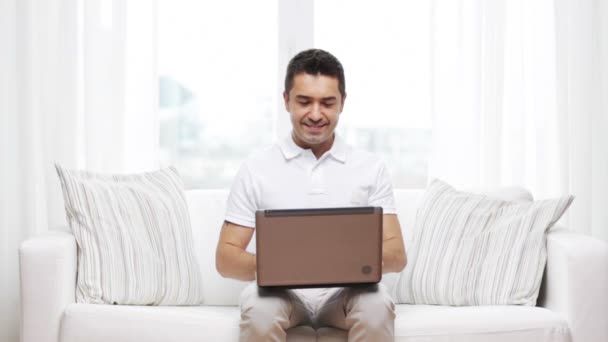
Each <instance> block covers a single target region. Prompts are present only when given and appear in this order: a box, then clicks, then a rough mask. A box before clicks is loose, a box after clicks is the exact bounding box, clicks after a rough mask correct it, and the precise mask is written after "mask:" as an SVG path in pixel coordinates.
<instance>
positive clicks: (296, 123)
mask: <svg viewBox="0 0 608 342" xmlns="http://www.w3.org/2000/svg"><path fill="white" fill-rule="evenodd" d="M283 98H284V100H285V109H286V110H287V111H288V112H289V113H290V114H291V124H292V126H293V137H294V140H295V142H296V144H298V145H299V146H300V147H303V148H313V147H318V146H320V145H323V144H324V143H326V144H327V143H329V144H331V142H332V141H333V140H332V137H333V133H334V129H335V128H336V125H337V124H338V116H339V115H340V113H341V112H342V108H343V107H344V99H343V98H342V96H341V94H340V90H339V89H338V79H337V78H335V77H330V76H325V75H309V74H307V73H300V74H297V75H295V77H294V79H293V87H292V88H291V90H290V91H289V94H283Z"/></svg>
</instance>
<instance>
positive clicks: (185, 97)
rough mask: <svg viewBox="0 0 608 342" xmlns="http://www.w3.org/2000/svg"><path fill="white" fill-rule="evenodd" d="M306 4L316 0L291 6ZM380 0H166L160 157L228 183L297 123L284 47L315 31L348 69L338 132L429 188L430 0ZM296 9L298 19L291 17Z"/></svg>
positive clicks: (201, 180) (396, 174)
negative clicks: (288, 105)
mask: <svg viewBox="0 0 608 342" xmlns="http://www.w3.org/2000/svg"><path fill="white" fill-rule="evenodd" d="M302 4H304V6H308V9H309V10H304V11H302V10H300V8H298V9H295V8H289V7H290V6H300V7H301V6H303V5H302ZM370 4H371V2H369V1H365V2H363V1H343V0H323V1H313V0H307V1H303V2H294V1H284V2H281V3H280V4H279V2H278V1H262V2H251V1H245V0H240V1H237V0H232V1H221V2H213V5H209V3H207V2H196V1H181V2H175V1H168V0H159V19H158V20H159V42H158V48H159V51H158V53H159V71H160V75H161V76H160V94H159V95H160V110H161V134H160V137H161V142H160V143H161V161H162V162H163V163H164V164H173V165H176V166H177V167H178V169H179V170H180V173H181V174H182V175H183V177H184V180H185V182H186V186H187V187H189V188H226V187H229V186H230V184H231V181H232V178H233V177H234V175H235V173H236V171H237V170H238V167H239V166H240V164H241V163H242V162H243V160H245V159H246V158H247V156H248V155H249V154H250V153H251V152H253V151H254V150H256V149H258V148H260V147H263V146H267V145H269V144H271V143H272V142H273V141H277V140H278V139H281V138H283V137H284V136H285V134H287V132H288V127H286V122H288V120H287V116H288V114H287V113H286V112H285V111H284V109H283V107H282V97H281V92H282V90H283V85H282V84H283V79H282V78H283V76H284V68H285V63H286V61H282V59H281V58H280V57H281V56H286V55H289V56H288V57H287V59H288V58H291V56H292V55H293V53H295V52H298V51H291V50H292V49H293V46H294V45H298V44H300V45H301V44H302V42H303V41H304V42H306V41H308V42H312V47H318V48H322V49H326V50H328V51H330V52H332V53H333V54H335V55H336V56H337V57H338V58H339V59H340V60H341V62H342V63H343V65H344V68H345V70H346V91H347V93H348V97H347V101H346V105H345V109H344V112H343V113H342V115H341V118H340V124H339V125H338V133H339V134H341V135H342V136H343V137H344V138H345V139H346V140H347V141H348V142H349V143H350V144H352V145H354V146H357V147H360V148H363V149H366V150H369V151H372V152H375V153H377V154H379V155H380V156H381V157H383V158H384V160H385V161H386V162H387V165H388V167H389V170H390V172H391V176H392V178H393V183H394V186H395V187H396V188H422V187H424V186H425V185H426V177H427V165H428V161H427V157H428V154H429V144H430V135H431V128H430V127H431V124H430V100H429V96H430V95H429V94H430V71H429V70H430V67H429V63H430V62H429V60H430V58H429V56H430V47H429V28H430V23H429V22H428V21H429V20H430V19H429V18H430V17H429V15H428V13H429V8H428V6H429V5H428V4H426V3H425V2H420V3H418V2H405V3H401V2H396V1H376V2H374V5H373V6H371V5H370ZM237 8H238V11H237V10H235V9H237ZM289 15H295V16H298V17H297V20H290V19H295V17H294V18H285V17H283V18H281V17H280V16H289ZM301 16H305V17H306V16H311V18H304V19H302V18H301ZM303 21H304V22H306V21H307V22H310V23H312V24H310V25H301V23H302V22H303ZM286 32H287V34H286ZM285 40H293V41H294V44H291V42H289V41H288V42H285ZM307 47H311V46H306V47H303V48H307ZM303 48H302V49H303ZM298 50H300V49H298ZM283 62H284V63H283ZM287 125H288V124H287Z"/></svg>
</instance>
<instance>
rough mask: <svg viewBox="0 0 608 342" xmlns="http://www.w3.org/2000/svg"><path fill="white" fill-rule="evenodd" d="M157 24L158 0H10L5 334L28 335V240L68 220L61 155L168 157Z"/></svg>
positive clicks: (119, 164)
mask: <svg viewBox="0 0 608 342" xmlns="http://www.w3.org/2000/svg"><path fill="white" fill-rule="evenodd" d="M135 14H136V15H135ZM128 16H132V17H133V18H130V19H131V20H127V17H128ZM154 26H155V4H154V2H150V1H143V0H142V1H129V2H123V1H111V0H109V1H107V0H48V1H35V0H0V46H1V47H2V48H1V51H2V52H1V53H0V75H1V76H0V283H1V284H2V286H1V288H0V341H7V342H12V341H18V334H19V328H18V327H19V324H18V319H19V273H18V272H19V268H18V267H19V266H18V254H17V250H18V247H19V244H20V243H21V241H23V240H24V239H26V238H28V237H31V236H33V235H35V234H38V233H41V232H44V231H47V230H49V229H50V230H52V229H65V227H66V223H65V212H64V209H63V198H62V194H61V187H60V185H59V182H58V178H57V176H56V174H55V170H54V166H53V164H54V163H55V162H59V163H61V164H62V165H64V166H66V167H70V168H86V169H88V170H95V171H105V172H135V171H143V170H149V169H154V168H157V166H158V160H157V159H158V158H157V153H158V152H157V145H158V143H157V142H158V138H157V135H158V128H157V121H158V120H157V119H156V107H157V81H156V75H155V69H156V68H155V65H154V63H155V62H154V61H155V58H154V55H155V52H156V51H155V43H154V41H155V40H154V39H155V38H154V34H153V33H154ZM134 137H136V138H135V139H134Z"/></svg>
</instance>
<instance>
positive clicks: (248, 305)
mask: <svg viewBox="0 0 608 342" xmlns="http://www.w3.org/2000/svg"><path fill="white" fill-rule="evenodd" d="M252 285H253V288H252V287H251V286H252ZM252 285H250V286H248V287H247V288H246V289H245V290H244V291H243V293H242V295H241V302H240V307H241V323H240V327H241V330H246V331H247V333H248V335H250V337H254V336H258V337H263V336H269V335H270V334H272V333H273V332H274V333H280V332H281V331H282V330H284V329H286V327H287V326H288V325H289V316H290V314H291V305H292V304H291V303H290V301H289V300H288V297H287V296H286V295H285V294H283V293H280V292H276V293H270V292H265V291H263V290H262V291H260V290H259V289H258V288H257V286H256V285H255V284H252Z"/></svg>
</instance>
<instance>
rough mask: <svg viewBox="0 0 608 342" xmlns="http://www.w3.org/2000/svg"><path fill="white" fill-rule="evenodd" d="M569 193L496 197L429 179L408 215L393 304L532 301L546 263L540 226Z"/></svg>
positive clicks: (550, 222) (555, 215)
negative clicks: (405, 255)
mask: <svg viewBox="0 0 608 342" xmlns="http://www.w3.org/2000/svg"><path fill="white" fill-rule="evenodd" d="M572 200H573V197H572V196H566V197H563V198H560V199H556V200H544V201H535V202H533V201H504V200H498V199H495V198H491V197H489V196H486V195H482V194H474V193H468V192H462V191H456V190H455V189H454V188H453V187H451V186H450V185H448V184H446V183H444V182H442V181H439V180H434V181H433V182H431V184H430V185H429V187H428V189H427V191H426V193H425V195H424V196H423V199H422V202H421V204H420V207H419V209H418V211H417V214H416V223H415V226H414V230H415V231H414V240H413V242H412V244H413V245H416V249H415V250H414V253H411V252H410V253H409V261H408V266H407V267H406V270H405V271H404V272H403V273H402V275H401V277H400V279H399V281H398V284H397V286H396V288H395V290H396V291H395V297H396V299H397V302H399V303H412V304H440V305H492V304H526V305H535V303H536V298H537V297H538V291H539V289H540V283H541V279H542V273H543V270H544V267H545V262H546V235H545V234H546V232H547V229H548V228H549V227H551V226H552V225H553V224H554V223H555V222H556V221H557V220H558V219H559V218H560V217H561V215H562V214H563V212H564V211H565V210H566V209H567V208H568V206H569V205H570V203H571V202H572Z"/></svg>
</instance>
